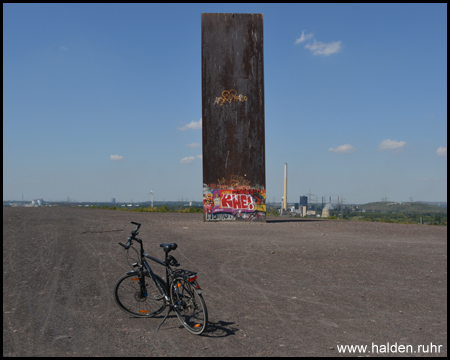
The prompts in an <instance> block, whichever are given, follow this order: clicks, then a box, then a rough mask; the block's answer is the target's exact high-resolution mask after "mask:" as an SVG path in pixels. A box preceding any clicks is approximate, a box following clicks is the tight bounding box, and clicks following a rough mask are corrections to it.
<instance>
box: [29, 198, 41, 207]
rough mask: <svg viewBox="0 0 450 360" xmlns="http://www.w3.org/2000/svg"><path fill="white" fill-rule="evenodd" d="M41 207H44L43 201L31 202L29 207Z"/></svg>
mask: <svg viewBox="0 0 450 360" xmlns="http://www.w3.org/2000/svg"><path fill="white" fill-rule="evenodd" d="M43 205H44V199H35V200H31V206H43Z"/></svg>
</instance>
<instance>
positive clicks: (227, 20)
mask: <svg viewBox="0 0 450 360" xmlns="http://www.w3.org/2000/svg"><path fill="white" fill-rule="evenodd" d="M201 31H202V137H203V213H204V220H205V221H209V220H212V221H220V220H250V221H265V218H266V173H265V134H264V53H263V40H264V38H263V16H262V14H202V24H201Z"/></svg>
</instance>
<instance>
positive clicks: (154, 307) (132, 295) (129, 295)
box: [114, 274, 167, 317]
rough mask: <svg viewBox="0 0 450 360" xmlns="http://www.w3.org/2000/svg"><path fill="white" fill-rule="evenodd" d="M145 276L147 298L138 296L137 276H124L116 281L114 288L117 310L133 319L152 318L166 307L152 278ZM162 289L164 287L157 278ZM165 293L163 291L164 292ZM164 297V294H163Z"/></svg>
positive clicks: (163, 298)
mask: <svg viewBox="0 0 450 360" xmlns="http://www.w3.org/2000/svg"><path fill="white" fill-rule="evenodd" d="M144 275H145V286H146V290H147V296H144V297H141V296H140V292H141V291H140V286H139V280H136V279H138V275H137V274H125V275H124V276H122V277H121V278H120V279H119V280H117V283H116V285H115V286H114V299H115V300H116V304H117V305H118V306H119V308H120V309H121V310H123V311H125V312H126V313H127V314H129V315H132V316H135V317H154V316H156V315H158V314H160V313H161V312H162V311H163V310H164V309H165V308H166V306H167V304H166V300H165V297H164V296H161V293H160V291H159V289H158V288H157V287H156V285H155V283H154V282H153V280H152V278H151V277H150V276H149V275H148V274H144ZM156 281H158V282H159V284H160V285H161V288H162V289H165V285H164V284H163V283H162V281H161V280H160V279H159V278H158V277H157V278H156ZM164 293H165V290H164ZM165 295H166V294H165Z"/></svg>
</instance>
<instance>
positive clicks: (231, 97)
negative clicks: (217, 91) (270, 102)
mask: <svg viewBox="0 0 450 360" xmlns="http://www.w3.org/2000/svg"><path fill="white" fill-rule="evenodd" d="M232 101H234V102H244V101H247V96H245V95H242V94H240V95H238V93H237V91H236V90H234V89H231V90H224V91H222V96H220V97H216V100H215V101H214V105H216V104H219V105H220V106H222V105H223V104H225V103H226V102H227V103H228V104H231V102H232Z"/></svg>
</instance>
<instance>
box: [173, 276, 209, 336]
mask: <svg viewBox="0 0 450 360" xmlns="http://www.w3.org/2000/svg"><path fill="white" fill-rule="evenodd" d="M170 298H171V300H172V304H173V305H174V310H175V313H176V314H177V316H178V319H179V320H180V322H181V324H182V325H183V326H184V327H185V328H186V330H187V331H189V332H190V333H192V334H195V335H200V334H201V333H203V332H204V331H205V329H206V326H207V325H208V311H207V310H206V304H205V301H204V300H203V296H202V295H201V293H200V292H199V291H198V290H197V289H196V288H195V287H194V285H193V284H192V283H190V282H189V281H187V280H186V279H185V278H175V279H174V280H173V282H172V284H171V286H170Z"/></svg>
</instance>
